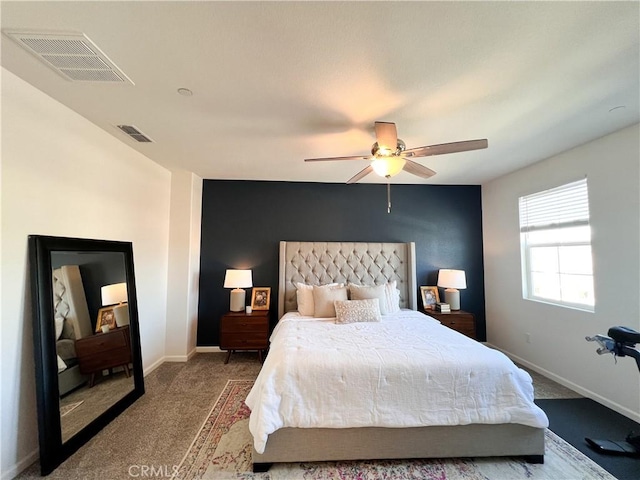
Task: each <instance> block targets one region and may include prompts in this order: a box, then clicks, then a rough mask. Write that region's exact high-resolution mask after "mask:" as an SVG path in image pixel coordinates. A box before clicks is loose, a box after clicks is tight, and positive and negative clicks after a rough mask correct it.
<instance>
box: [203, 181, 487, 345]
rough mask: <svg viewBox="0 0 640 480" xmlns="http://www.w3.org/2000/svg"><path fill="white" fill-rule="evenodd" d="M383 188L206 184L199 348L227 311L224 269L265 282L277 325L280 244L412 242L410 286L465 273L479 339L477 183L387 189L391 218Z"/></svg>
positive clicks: (214, 340) (465, 294)
mask: <svg viewBox="0 0 640 480" xmlns="http://www.w3.org/2000/svg"><path fill="white" fill-rule="evenodd" d="M386 188H387V187H386V185H382V184H354V185H346V184H332V183H288V182H253V181H227V180H205V181H204V185H203V192H202V240H201V241H202V245H201V257H200V301H199V309H198V310H199V312H198V345H199V346H207V345H218V337H219V328H220V317H221V316H222V314H224V313H225V312H226V311H227V310H228V309H229V293H230V291H229V290H228V289H225V288H223V286H222V285H223V283H224V275H225V270H226V269H227V268H250V269H251V270H253V284H254V286H258V287H271V324H272V326H273V325H275V323H276V322H277V303H278V302H277V294H278V255H279V249H278V248H279V247H278V244H279V242H280V241H281V240H289V241H334V242H335V241H349V242H415V243H416V256H417V282H418V286H419V285H435V284H436V282H437V276H438V269H440V268H456V269H461V270H464V271H465V272H466V275H467V289H466V290H461V291H460V302H461V306H462V309H463V310H466V311H469V312H472V313H474V314H475V316H476V322H477V335H478V339H479V340H485V339H486V329H485V315H484V308H485V305H484V274H483V259H482V200H481V191H480V186H475V185H472V186H449V185H392V186H391V199H392V203H393V207H392V210H391V213H390V214H388V213H387V193H386ZM417 293H418V298H420V297H419V291H418V292H417ZM440 294H441V295H442V294H443V292H442V290H440ZM250 299H251V289H247V303H249V302H250ZM418 304H419V305H420V301H418Z"/></svg>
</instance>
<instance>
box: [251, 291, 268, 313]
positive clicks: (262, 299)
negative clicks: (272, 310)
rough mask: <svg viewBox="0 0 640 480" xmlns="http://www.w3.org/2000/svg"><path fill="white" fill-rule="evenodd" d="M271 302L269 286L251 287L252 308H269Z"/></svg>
mask: <svg viewBox="0 0 640 480" xmlns="http://www.w3.org/2000/svg"><path fill="white" fill-rule="evenodd" d="M270 304H271V287H253V291H252V292H251V309H252V310H269V305H270Z"/></svg>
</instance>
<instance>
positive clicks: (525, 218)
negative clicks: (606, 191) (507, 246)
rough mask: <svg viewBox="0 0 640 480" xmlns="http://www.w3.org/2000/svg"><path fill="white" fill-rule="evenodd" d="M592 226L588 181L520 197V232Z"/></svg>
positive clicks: (583, 180) (579, 181)
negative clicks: (590, 221) (590, 222)
mask: <svg viewBox="0 0 640 480" xmlns="http://www.w3.org/2000/svg"><path fill="white" fill-rule="evenodd" d="M581 225H589V195H588V192H587V179H586V178H585V179H582V180H578V181H577V182H573V183H568V184H566V185H562V186H560V187H556V188H552V189H550V190H545V191H543V192H538V193H534V194H532V195H527V196H525V197H520V231H521V232H523V233H524V232H532V231H535V230H546V229H550V228H562V227H577V226H581Z"/></svg>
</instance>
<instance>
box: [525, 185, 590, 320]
mask: <svg viewBox="0 0 640 480" xmlns="http://www.w3.org/2000/svg"><path fill="white" fill-rule="evenodd" d="M520 243H521V252H522V272H523V275H522V277H523V292H522V293H523V298H526V299H529V300H537V301H540V302H546V303H553V304H556V305H562V306H567V307H573V308H580V309H583V310H589V311H593V308H594V305H595V299H594V293H593V264H592V257H591V228H590V226H589V194H588V189H587V179H586V178H585V179H584V180H580V181H577V182H573V183H569V184H567V185H562V186H560V187H557V188H552V189H551V190H545V191H544V192H538V193H534V194H532V195H527V196H525V197H520Z"/></svg>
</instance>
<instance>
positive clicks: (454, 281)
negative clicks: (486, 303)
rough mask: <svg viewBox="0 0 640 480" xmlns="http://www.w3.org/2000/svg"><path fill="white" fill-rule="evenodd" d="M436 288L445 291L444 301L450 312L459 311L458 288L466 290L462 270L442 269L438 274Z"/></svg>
mask: <svg viewBox="0 0 640 480" xmlns="http://www.w3.org/2000/svg"><path fill="white" fill-rule="evenodd" d="M438 286H439V287H442V288H444V289H445V291H444V301H445V302H446V303H448V304H449V306H450V307H451V310H460V291H459V290H458V289H459V288H467V277H466V276H465V274H464V270H450V269H442V270H440V271H439V272H438Z"/></svg>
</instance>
